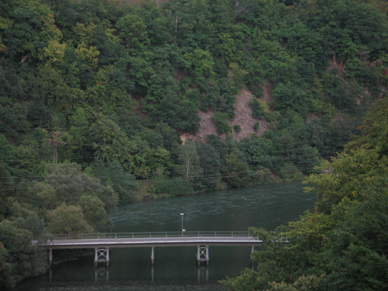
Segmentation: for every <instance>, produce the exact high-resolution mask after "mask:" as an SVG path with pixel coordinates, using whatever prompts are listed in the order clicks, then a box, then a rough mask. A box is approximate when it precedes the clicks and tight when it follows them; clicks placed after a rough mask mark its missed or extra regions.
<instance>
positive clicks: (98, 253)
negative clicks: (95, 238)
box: [94, 248, 109, 267]
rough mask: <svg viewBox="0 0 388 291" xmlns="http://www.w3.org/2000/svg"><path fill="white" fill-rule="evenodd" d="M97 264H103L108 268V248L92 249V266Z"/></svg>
mask: <svg viewBox="0 0 388 291" xmlns="http://www.w3.org/2000/svg"><path fill="white" fill-rule="evenodd" d="M98 263H105V264H106V266H107V267H109V248H95V249H94V266H95V267H97V265H98Z"/></svg>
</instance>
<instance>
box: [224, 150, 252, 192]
mask: <svg viewBox="0 0 388 291" xmlns="http://www.w3.org/2000/svg"><path fill="white" fill-rule="evenodd" d="M221 174H222V180H223V181H224V182H225V183H226V184H227V185H228V186H229V187H232V188H243V187H246V186H247V185H249V184H250V183H251V176H250V172H249V169H248V165H247V164H246V163H245V162H244V161H242V160H241V159H240V158H239V157H238V156H237V155H236V154H234V153H233V152H232V153H230V154H227V155H226V156H225V160H224V161H223V164H222V166H221Z"/></svg>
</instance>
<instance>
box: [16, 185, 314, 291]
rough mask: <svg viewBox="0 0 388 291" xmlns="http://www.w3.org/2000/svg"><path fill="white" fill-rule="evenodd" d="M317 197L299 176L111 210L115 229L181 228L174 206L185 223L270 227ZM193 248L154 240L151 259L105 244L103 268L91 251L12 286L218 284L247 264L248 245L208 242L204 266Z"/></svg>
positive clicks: (144, 251) (193, 227)
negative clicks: (107, 259)
mask: <svg viewBox="0 0 388 291" xmlns="http://www.w3.org/2000/svg"><path fill="white" fill-rule="evenodd" d="M315 200H316V199H315V195H312V194H305V193H303V190H302V184H301V183H299V182H298V183H288V184H275V185H263V186H256V187H252V188H248V189H238V190H225V191H217V192H212V193H202V194H199V195H193V196H188V197H181V198H171V199H164V200H159V201H148V202H142V203H135V204H130V205H125V206H122V207H120V208H119V209H118V210H117V211H115V212H114V213H112V215H111V218H112V221H113V222H114V225H115V228H114V230H113V231H114V232H132V231H134V232H137V231H148V232H150V231H180V230H181V228H182V221H181V216H180V213H184V214H185V215H184V221H183V222H184V228H185V229H186V230H187V231H199V230H202V231H239V230H247V228H248V227H250V226H255V227H263V228H266V229H274V228H275V227H276V226H278V225H280V224H285V223H287V222H289V221H291V220H295V219H297V218H298V217H299V216H300V215H301V214H302V213H303V212H304V211H305V210H306V209H311V208H312V207H313V204H314V202H315ZM256 249H259V247H256ZM196 251H197V250H196V247H157V248H155V264H154V266H152V264H151V261H150V248H127V249H126V248H122V249H119V248H118V249H111V251H110V265H109V269H106V268H102V267H98V268H97V269H94V266H93V262H94V256H93V254H91V255H90V256H86V257H83V258H80V259H78V260H77V261H70V262H66V263H63V264H59V265H57V266H55V267H53V269H52V271H51V272H48V274H46V275H45V276H41V277H38V278H33V279H30V280H26V281H25V282H23V283H22V284H20V285H19V286H18V288H16V290H22V291H24V290H28V291H30V290H217V289H220V290H221V289H222V287H221V286H220V285H219V284H218V280H221V279H223V278H225V277H226V276H235V275H238V274H239V273H240V272H241V270H243V269H245V268H250V267H251V263H250V253H251V249H250V247H248V246H245V247H224V246H222V247H215V246H214V247H212V246H210V248H209V254H210V262H209V266H208V267H207V268H206V267H205V266H203V265H201V266H200V267H198V266H197V262H196ZM54 261H55V255H54Z"/></svg>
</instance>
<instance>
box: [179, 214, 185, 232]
mask: <svg viewBox="0 0 388 291" xmlns="http://www.w3.org/2000/svg"><path fill="white" fill-rule="evenodd" d="M184 215H185V214H184V213H183V212H181V213H180V216H181V224H182V227H181V230H182V236H183V233H184V232H185V231H186V229H184V228H183V217H184Z"/></svg>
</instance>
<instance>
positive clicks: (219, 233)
mask: <svg viewBox="0 0 388 291" xmlns="http://www.w3.org/2000/svg"><path fill="white" fill-rule="evenodd" d="M182 236H183V237H251V235H250V234H249V232H248V231H185V232H181V231H164V232H116V233H78V234H53V235H47V240H67V239H109V238H115V239H117V238H163V237H165V238H168V237H182Z"/></svg>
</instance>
